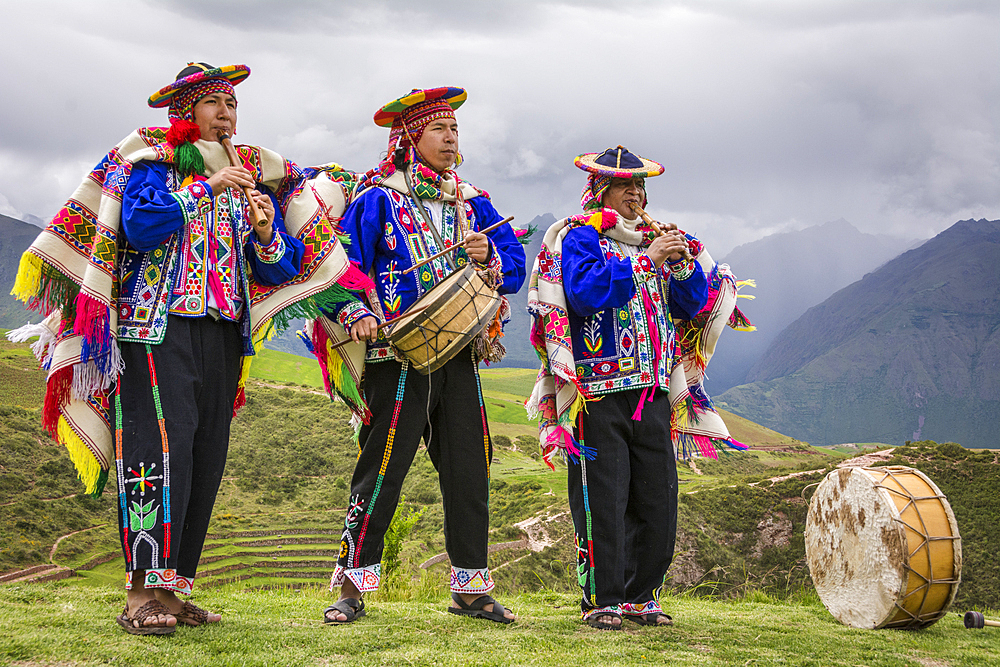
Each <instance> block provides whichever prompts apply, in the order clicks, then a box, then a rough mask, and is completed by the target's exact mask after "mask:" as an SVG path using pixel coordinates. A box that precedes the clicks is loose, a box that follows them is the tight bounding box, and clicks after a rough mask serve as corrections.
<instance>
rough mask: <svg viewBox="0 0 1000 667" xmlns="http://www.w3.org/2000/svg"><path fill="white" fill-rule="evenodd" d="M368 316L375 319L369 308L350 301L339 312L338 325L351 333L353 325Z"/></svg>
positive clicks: (358, 302)
mask: <svg viewBox="0 0 1000 667" xmlns="http://www.w3.org/2000/svg"><path fill="white" fill-rule="evenodd" d="M368 316H372V317H374V314H373V313H372V312H371V311H370V310H368V307H367V306H366V305H365V304H364V303H363V302H361V301H350V302H348V304H347V305H346V306H344V307H343V308H341V309H340V310H339V311H338V312H337V323H338V324H340V326H342V327H344V328H345V329H347V331H348V332H350V330H351V325H352V324H354V323H355V322H357V321H358V320H360V319H361V318H362V317H368Z"/></svg>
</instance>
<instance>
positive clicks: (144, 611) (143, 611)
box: [115, 600, 177, 635]
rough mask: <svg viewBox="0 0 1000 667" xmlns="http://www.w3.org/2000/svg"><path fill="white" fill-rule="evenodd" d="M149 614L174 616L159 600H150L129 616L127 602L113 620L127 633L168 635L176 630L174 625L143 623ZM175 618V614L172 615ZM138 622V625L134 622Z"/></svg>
mask: <svg viewBox="0 0 1000 667" xmlns="http://www.w3.org/2000/svg"><path fill="white" fill-rule="evenodd" d="M150 616H174V615H173V614H172V613H170V610H169V609H167V607H166V605H165V604H163V603H162V602H160V601H159V600H150V601H149V602H147V603H146V604H144V605H142V606H141V607H139V608H138V609H136V610H135V612H134V613H133V614H132V615H131V616H129V613H128V604H127V603H126V604H125V608H124V609H123V610H122V613H121V614H120V615H119V616H118V618H116V619H115V620H116V621H117V622H118V625H120V626H122V629H123V630H124V631H125V632H127V633H129V634H130V635H169V634H171V633H173V632H174V631H176V630H177V626H176V625H143V622H144V621H145V620H146V619H147V618H149V617H150ZM174 618H176V616H174ZM136 622H138V623H139V627H136V626H135V623H136Z"/></svg>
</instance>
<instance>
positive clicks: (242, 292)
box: [117, 162, 305, 354]
mask: <svg viewBox="0 0 1000 667" xmlns="http://www.w3.org/2000/svg"><path fill="white" fill-rule="evenodd" d="M127 178H128V184H127V185H126V187H125V193H124V196H123V198H122V216H121V219H122V230H121V231H122V234H121V237H120V238H121V241H122V242H121V243H120V247H119V275H118V290H119V293H118V299H117V305H118V336H119V340H120V341H126V342H127V341H132V342H147V343H160V342H162V341H163V336H164V335H165V333H166V328H167V314H168V313H170V314H175V315H182V316H186V317H199V316H203V315H205V313H206V309H207V307H208V286H207V285H206V281H207V268H206V259H207V258H208V257H209V256H210V253H211V256H214V260H215V262H214V264H215V267H216V271H217V275H218V277H219V279H220V283H221V287H222V293H223V303H218V304H217V305H218V307H219V311H220V314H221V316H222V317H224V318H226V319H229V320H233V321H238V322H240V324H241V328H242V330H243V337H244V354H252V353H253V348H252V345H251V344H250V318H249V312H248V304H249V303H250V298H249V295H250V288H249V283H248V280H249V277H250V276H251V275H252V276H253V278H254V280H255V281H257V282H259V283H260V284H262V285H280V284H282V283H284V282H287V281H288V280H290V279H292V278H294V277H295V275H296V274H297V273H298V272H299V269H300V266H301V264H302V257H303V255H304V253H305V247H304V246H303V245H302V242H301V241H299V240H298V239H296V238H295V237H293V236H291V235H289V234H287V233H286V232H285V226H284V220H283V219H282V216H281V209H280V207H279V206H278V203H277V201H276V200H275V198H274V195H273V194H272V193H271V192H270V191H269V190H268V189H267V188H266V187H264V186H263V185H258V186H257V187H258V189H259V190H260V191H261V192H264V193H266V194H267V195H268V196H269V197H270V198H271V201H272V204H273V205H274V210H275V220H274V230H275V234H274V238H273V240H272V241H271V243H270V245H268V246H263V245H261V244H260V243H259V241H258V240H257V236H256V234H254V233H253V231H252V230H251V229H250V225H249V222H248V221H247V219H246V215H245V211H244V206H245V204H244V199H243V197H242V195H240V196H237V197H233V196H232V191H230V190H227V191H225V192H222V193H220V194H219V195H218V196H213V193H212V188H211V187H210V186H209V185H208V183H207V182H205V181H196V182H193V183H189V184H188V185H184V186H182V185H181V179H180V177H179V176H178V174H177V173H176V171H175V170H174V168H173V167H172V165H169V164H166V163H162V162H138V163H136V164H134V165H131V174H130V175H128V176H127ZM213 251H214V252H213ZM248 270H249V271H250V273H248V272H247V271H248Z"/></svg>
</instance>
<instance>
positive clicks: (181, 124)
mask: <svg viewBox="0 0 1000 667" xmlns="http://www.w3.org/2000/svg"><path fill="white" fill-rule="evenodd" d="M248 76H250V68H249V67H247V66H246V65H227V66H225V67H212V66H211V65H209V64H208V63H188V64H187V67H185V68H184V69H182V70H181V71H180V72H178V73H177V78H176V79H175V80H174V82H173V83H171V84H168V85H166V86H164V87H163V88H160V89H159V90H158V91H156V92H155V93H153V94H152V95H150V96H149V106H151V107H153V108H162V107H166V106H169V107H170V111H169V112H168V114H167V115H168V116H169V118H170V129H169V130H168V131H167V136H166V142H167V143H168V144H169V145H170V146H171V147H173V149H174V159H173V162H174V166H175V167H176V168H177V170H178V171H179V172H180V174H181V175H182V176H184V177H188V176H200V175H201V174H202V172H204V170H205V161H204V158H203V157H202V154H201V151H199V150H198V148H197V147H196V146H195V145H194V142H195V141H198V140H199V139H200V138H201V129H200V128H199V127H198V125H197V123H195V122H194V105H195V104H196V103H197V102H198V100H200V99H201V98H202V97H205V96H206V95H210V94H212V93H225V94H227V95H232V96H233V99H234V100H235V99H236V92H235V90H233V86H235V85H236V84H238V83H240V82H241V81H243V80H244V79H246V78H247V77H248Z"/></svg>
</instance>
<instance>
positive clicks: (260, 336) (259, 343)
mask: <svg viewBox="0 0 1000 667" xmlns="http://www.w3.org/2000/svg"><path fill="white" fill-rule="evenodd" d="M276 333H277V332H276V331H275V330H274V327H272V326H271V321H270V320H267V321H265V322H264V324H263V326H261V328H260V329H259V330H258V332H257V335H256V336H255V337H254V339H253V353H254V356H252V357H243V358H242V359H241V361H240V381H239V384H238V385H237V390H239V389H243V390H244V391H245V390H246V386H247V380H248V379H249V378H250V365H251V364H252V363H253V360H254V357H256V356H257V355H258V354H260V351H261V350H262V349H263V348H264V343H265V342H267V341H269V340H271V339H272V338H274V336H275V334H276Z"/></svg>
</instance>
